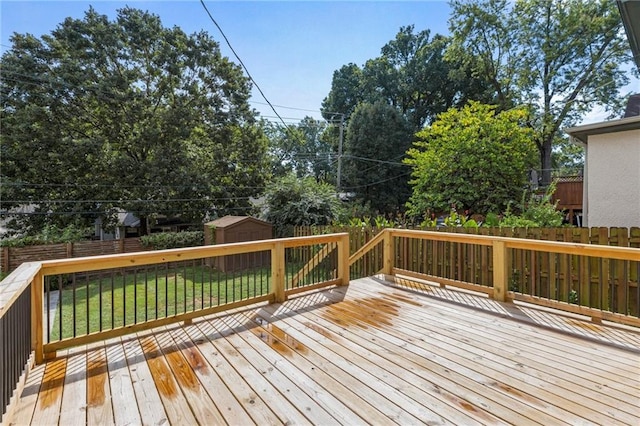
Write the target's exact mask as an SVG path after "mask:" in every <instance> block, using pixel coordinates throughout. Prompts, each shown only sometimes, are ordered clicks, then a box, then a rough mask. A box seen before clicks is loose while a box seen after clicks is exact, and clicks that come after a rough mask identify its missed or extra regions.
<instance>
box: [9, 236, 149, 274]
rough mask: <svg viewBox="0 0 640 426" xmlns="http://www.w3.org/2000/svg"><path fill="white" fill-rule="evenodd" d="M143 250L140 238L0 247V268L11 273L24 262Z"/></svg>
mask: <svg viewBox="0 0 640 426" xmlns="http://www.w3.org/2000/svg"><path fill="white" fill-rule="evenodd" d="M144 250H145V249H144V248H143V247H142V243H141V242H140V238H126V239H120V240H111V241H79V242H76V243H62V244H46V245H38V246H26V247H2V250H0V266H1V267H2V272H11V271H13V270H14V269H16V268H17V267H18V266H20V265H21V264H22V263H25V262H40V261H44V260H53V259H69V258H73V257H86V256H103V255H107V254H119V253H135V252H139V251H144Z"/></svg>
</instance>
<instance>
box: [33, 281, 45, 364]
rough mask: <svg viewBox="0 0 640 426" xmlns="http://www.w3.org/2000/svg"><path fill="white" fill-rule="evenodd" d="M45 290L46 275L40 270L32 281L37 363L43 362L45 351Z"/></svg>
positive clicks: (34, 339)
mask: <svg viewBox="0 0 640 426" xmlns="http://www.w3.org/2000/svg"><path fill="white" fill-rule="evenodd" d="M43 292H44V275H43V274H42V272H38V273H37V274H36V276H35V277H34V278H33V281H32V282H31V349H32V350H33V352H34V355H35V363H36V364H42V362H43V361H44V351H43V333H42V318H43V309H44V307H43Z"/></svg>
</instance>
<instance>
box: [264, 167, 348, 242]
mask: <svg viewBox="0 0 640 426" xmlns="http://www.w3.org/2000/svg"><path fill="white" fill-rule="evenodd" d="M265 195H266V206H267V212H266V214H265V215H264V219H265V220H266V221H268V222H271V223H272V224H273V227H274V231H275V235H276V236H277V237H284V236H288V235H291V234H292V228H293V227H294V226H309V225H329V224H331V223H333V222H335V221H336V219H338V217H339V216H340V210H341V206H340V202H339V201H338V197H337V195H336V190H335V188H334V187H333V186H331V185H328V184H326V183H318V182H316V181H315V179H313V178H303V179H298V178H297V177H296V176H295V175H293V174H291V175H288V176H284V177H283V178H281V179H279V180H277V181H276V182H274V183H273V184H271V186H269V188H268V189H267V192H266V194H265Z"/></svg>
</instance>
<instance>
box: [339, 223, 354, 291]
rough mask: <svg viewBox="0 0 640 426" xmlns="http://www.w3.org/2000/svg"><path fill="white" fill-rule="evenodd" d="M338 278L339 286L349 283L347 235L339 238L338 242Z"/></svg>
mask: <svg viewBox="0 0 640 426" xmlns="http://www.w3.org/2000/svg"><path fill="white" fill-rule="evenodd" d="M338 278H339V279H340V280H341V281H342V282H341V285H347V284H349V281H351V277H350V272H349V234H345V235H343V236H342V237H340V241H338Z"/></svg>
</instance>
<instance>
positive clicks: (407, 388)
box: [13, 278, 640, 425]
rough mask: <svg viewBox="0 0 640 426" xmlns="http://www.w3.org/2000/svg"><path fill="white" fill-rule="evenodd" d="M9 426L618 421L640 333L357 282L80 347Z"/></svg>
mask: <svg viewBox="0 0 640 426" xmlns="http://www.w3.org/2000/svg"><path fill="white" fill-rule="evenodd" d="M59 355H60V356H59V357H58V358H57V359H56V360H53V361H50V362H48V363H47V364H46V365H42V366H38V367H37V368H36V369H35V370H34V371H33V372H32V374H31V375H30V377H29V378H28V380H27V383H26V385H25V388H24V391H23V393H22V400H21V402H20V405H19V406H18V410H17V412H16V415H15V417H14V419H13V420H14V422H15V423H17V424H29V423H31V424H38V425H40V424H60V425H74V424H85V423H88V424H101V425H102V424H118V425H124V424H162V423H170V424H175V425H191V424H198V423H199V424H206V425H211V424H232V425H248V424H259V425H266V424H283V423H288V424H321V425H328V424H348V425H358V424H366V423H369V424H375V425H383V424H402V425H406V424H425V423H426V424H456V425H473V424H516V425H529V424H541V425H558V424H571V425H575V424H604V425H614V424H629V425H638V419H639V418H640V333H639V332H638V331H637V330H632V329H626V328H623V327H611V326H604V325H597V324H593V323H590V322H584V321H582V320H581V319H579V318H576V317H567V316H559V315H557V314H556V313H552V312H550V311H548V310H538V309H534V308H532V307H530V306H526V305H510V304H500V303H497V302H495V301H492V300H490V299H486V298H482V297H479V296H475V295H470V294H467V293H461V292H453V291H449V290H445V289H441V288H437V287H432V286H427V285H424V284H417V283H415V282H412V281H406V282H402V281H401V280H400V281H399V282H398V283H397V284H396V285H391V284H390V283H385V282H383V281H382V280H381V279H376V278H367V279H361V280H356V281H352V283H351V284H350V285H349V286H348V287H339V288H333V289H328V290H324V291H319V292H315V293H311V294H306V295H302V296H299V297H296V298H293V299H291V300H289V301H287V302H286V303H284V304H274V305H263V306H260V307H254V308H252V309H250V310H244V311H237V312H234V313H231V314H228V315H225V316H217V317H212V318H207V319H201V320H194V322H193V324H191V325H187V326H182V327H179V326H174V327H165V328H162V329H154V330H153V332H148V333H139V334H137V335H135V336H129V337H125V338H122V339H117V340H112V341H108V342H104V343H101V344H97V345H92V346H91V347H82V348H76V349H74V350H69V351H67V352H65V353H61V354H59Z"/></svg>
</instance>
